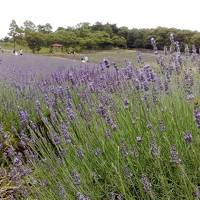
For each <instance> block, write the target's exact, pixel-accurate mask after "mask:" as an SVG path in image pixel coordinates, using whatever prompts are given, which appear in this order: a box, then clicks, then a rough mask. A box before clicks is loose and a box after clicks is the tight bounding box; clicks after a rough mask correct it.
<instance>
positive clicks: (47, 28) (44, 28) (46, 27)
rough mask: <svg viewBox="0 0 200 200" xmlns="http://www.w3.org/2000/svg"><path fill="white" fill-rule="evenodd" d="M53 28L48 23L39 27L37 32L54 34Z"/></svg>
mask: <svg viewBox="0 0 200 200" xmlns="http://www.w3.org/2000/svg"><path fill="white" fill-rule="evenodd" d="M52 29H53V28H52V26H51V24H49V23H46V24H45V25H38V26H37V30H38V32H41V33H51V32H52Z"/></svg>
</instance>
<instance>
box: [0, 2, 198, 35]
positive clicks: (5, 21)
mask: <svg viewBox="0 0 200 200" xmlns="http://www.w3.org/2000/svg"><path fill="white" fill-rule="evenodd" d="M199 6H200V0H0V38H2V37H4V36H5V35H7V33H8V28H9V24H10V22H11V20H12V19H15V20H16V21H17V24H18V25H22V24H23V22H24V21H25V20H31V21H33V22H34V23H35V24H36V25H38V24H45V23H47V22H49V23H50V24H51V25H52V26H53V27H54V29H56V28H57V27H58V26H64V27H67V26H74V25H76V24H77V23H80V22H90V23H92V24H93V23H95V22H96V21H100V22H103V23H105V22H109V23H116V24H117V25H118V26H127V27H129V28H133V27H136V28H154V27H157V26H165V27H176V28H181V29H190V30H199V31H200V22H199V18H200V12H199V8H200V7H199Z"/></svg>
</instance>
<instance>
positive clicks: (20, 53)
mask: <svg viewBox="0 0 200 200" xmlns="http://www.w3.org/2000/svg"><path fill="white" fill-rule="evenodd" d="M13 54H14V55H15V56H18V55H20V56H22V55H23V49H20V50H19V52H17V51H16V50H15V49H13Z"/></svg>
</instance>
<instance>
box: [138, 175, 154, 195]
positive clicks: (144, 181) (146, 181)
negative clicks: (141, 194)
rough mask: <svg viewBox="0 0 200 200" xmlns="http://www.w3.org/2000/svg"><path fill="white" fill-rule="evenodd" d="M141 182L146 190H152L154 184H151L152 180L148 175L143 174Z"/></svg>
mask: <svg viewBox="0 0 200 200" xmlns="http://www.w3.org/2000/svg"><path fill="white" fill-rule="evenodd" d="M141 182H142V184H143V188H144V191H145V192H150V191H151V188H152V185H151V182H150V181H149V179H148V177H147V176H146V175H144V174H142V178H141Z"/></svg>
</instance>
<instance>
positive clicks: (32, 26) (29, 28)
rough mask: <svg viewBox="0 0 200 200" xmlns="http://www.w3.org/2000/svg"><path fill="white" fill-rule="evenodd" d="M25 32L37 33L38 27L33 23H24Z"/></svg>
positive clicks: (27, 21)
mask: <svg viewBox="0 0 200 200" xmlns="http://www.w3.org/2000/svg"><path fill="white" fill-rule="evenodd" d="M24 30H25V31H35V30H36V25H35V24H34V23H33V22H32V21H29V20H26V21H25V22H24Z"/></svg>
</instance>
